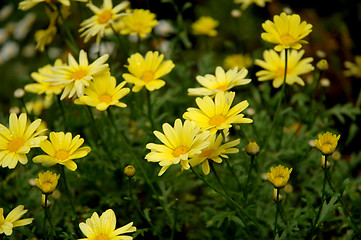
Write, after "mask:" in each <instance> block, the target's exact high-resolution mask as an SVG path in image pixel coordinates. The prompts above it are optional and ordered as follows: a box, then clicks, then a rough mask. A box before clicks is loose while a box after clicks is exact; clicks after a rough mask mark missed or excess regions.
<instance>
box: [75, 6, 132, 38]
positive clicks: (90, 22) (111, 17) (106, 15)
mask: <svg viewBox="0 0 361 240" xmlns="http://www.w3.org/2000/svg"><path fill="white" fill-rule="evenodd" d="M129 4H130V2H128V1H123V2H121V3H119V4H118V5H116V6H115V7H114V8H113V1H112V0H104V3H103V6H102V7H101V8H98V7H96V6H95V5H94V4H93V3H92V2H90V3H88V4H87V7H89V8H90V10H91V11H92V12H93V13H94V14H95V15H94V16H92V17H91V18H88V19H86V20H84V21H83V22H82V23H81V24H80V26H81V27H82V28H81V29H80V30H79V32H83V33H82V34H81V35H80V36H81V37H85V38H84V42H88V41H89V40H90V38H92V37H94V36H95V35H97V40H96V42H97V44H100V40H101V38H102V37H104V33H105V31H106V30H109V29H110V27H111V25H112V24H113V23H114V22H115V21H117V20H119V19H120V18H121V17H122V16H124V15H125V14H124V13H119V12H120V11H123V10H125V9H126V8H127V7H128V6H129Z"/></svg>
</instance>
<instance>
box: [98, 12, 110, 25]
mask: <svg viewBox="0 0 361 240" xmlns="http://www.w3.org/2000/svg"><path fill="white" fill-rule="evenodd" d="M112 17H113V14H112V13H111V12H110V11H104V12H102V14H100V15H99V17H98V23H99V24H105V23H107V22H108V21H109V20H110V19H112Z"/></svg>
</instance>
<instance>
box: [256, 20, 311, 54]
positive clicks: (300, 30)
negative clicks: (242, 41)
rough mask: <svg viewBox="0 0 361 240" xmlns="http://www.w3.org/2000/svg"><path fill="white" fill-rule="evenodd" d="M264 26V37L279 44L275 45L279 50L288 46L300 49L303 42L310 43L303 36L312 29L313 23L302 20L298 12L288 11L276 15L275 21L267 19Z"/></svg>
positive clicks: (262, 35)
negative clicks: (290, 13) (288, 13)
mask: <svg viewBox="0 0 361 240" xmlns="http://www.w3.org/2000/svg"><path fill="white" fill-rule="evenodd" d="M262 27H263V29H264V30H265V31H266V32H265V33H262V34H261V37H262V39H263V40H265V41H267V42H270V43H274V44H277V45H276V46H275V47H274V49H275V50H276V51H277V52H280V51H282V50H283V49H288V48H293V49H297V50H298V49H300V48H301V47H302V45H301V44H306V43H308V42H307V41H305V40H303V38H304V37H306V36H307V35H308V34H309V33H310V32H311V31H312V25H311V24H309V23H307V22H305V21H303V22H301V18H300V16H299V15H298V14H292V15H287V14H286V13H281V15H279V16H278V15H276V16H274V17H273V22H272V21H270V20H267V21H266V22H265V23H263V24H262Z"/></svg>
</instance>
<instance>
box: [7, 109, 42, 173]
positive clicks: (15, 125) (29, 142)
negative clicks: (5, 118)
mask: <svg viewBox="0 0 361 240" xmlns="http://www.w3.org/2000/svg"><path fill="white" fill-rule="evenodd" d="M40 124H41V120H40V119H37V120H35V121H34V122H32V123H31V124H29V122H28V117H27V115H26V114H25V113H22V114H20V116H19V118H18V117H17V115H16V114H15V113H11V114H10V117H9V128H7V127H5V126H4V125H2V124H0V165H2V167H3V168H5V167H8V168H10V169H12V168H15V167H16V165H17V164H18V162H20V163H21V164H23V165H25V164H27V163H28V158H27V156H26V154H27V153H29V151H30V149H31V148H34V147H39V144H40V142H41V141H43V140H45V139H46V138H47V137H46V136H39V135H40V134H41V133H42V132H44V131H46V129H43V130H40V129H39V127H40Z"/></svg>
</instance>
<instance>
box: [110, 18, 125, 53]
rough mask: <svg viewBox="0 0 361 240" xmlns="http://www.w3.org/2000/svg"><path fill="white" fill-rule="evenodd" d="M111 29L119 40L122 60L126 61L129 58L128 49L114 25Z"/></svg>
mask: <svg viewBox="0 0 361 240" xmlns="http://www.w3.org/2000/svg"><path fill="white" fill-rule="evenodd" d="M110 28H111V29H112V31H113V33H114V36H115V38H116V39H117V42H118V45H119V46H120V48H121V52H122V58H123V59H124V60H125V59H126V58H127V57H128V48H127V47H126V46H125V45H124V43H123V41H122V39H121V38H120V37H119V33H117V31H116V30H115V29H114V27H113V25H111V24H110Z"/></svg>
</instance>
